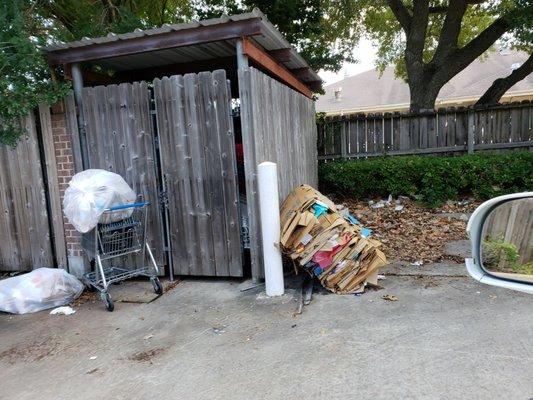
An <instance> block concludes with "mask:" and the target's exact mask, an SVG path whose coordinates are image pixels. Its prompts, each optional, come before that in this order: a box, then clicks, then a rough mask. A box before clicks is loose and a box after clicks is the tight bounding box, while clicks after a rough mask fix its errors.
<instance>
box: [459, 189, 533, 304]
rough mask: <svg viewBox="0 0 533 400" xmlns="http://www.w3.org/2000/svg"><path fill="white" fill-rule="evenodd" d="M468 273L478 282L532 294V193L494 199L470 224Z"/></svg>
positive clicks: (471, 219) (476, 214)
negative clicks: (470, 253)
mask: <svg viewBox="0 0 533 400" xmlns="http://www.w3.org/2000/svg"><path fill="white" fill-rule="evenodd" d="M466 231H467V233H468V236H469V238H470V243H471V246H472V258H467V259H466V260H465V261H466V267H467V269H468V273H469V274H470V275H471V276H472V277H473V278H474V279H476V280H478V281H480V282H482V283H485V284H488V285H493V286H500V287H505V288H508V289H513V290H519V291H521V292H526V293H532V294H533V235H532V231H533V192H525V193H515V194H510V195H505V196H499V197H495V198H494V199H491V200H488V201H486V202H484V203H483V204H481V205H480V206H479V207H478V208H477V209H476V210H475V211H474V213H473V214H472V216H471V217H470V219H469V220H468V225H467V227H466Z"/></svg>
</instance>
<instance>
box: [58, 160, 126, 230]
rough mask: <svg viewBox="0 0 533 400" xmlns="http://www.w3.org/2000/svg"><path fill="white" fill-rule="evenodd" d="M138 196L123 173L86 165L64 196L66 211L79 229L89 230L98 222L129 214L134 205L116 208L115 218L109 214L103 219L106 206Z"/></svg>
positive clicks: (64, 208)
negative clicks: (88, 167) (128, 207)
mask: <svg viewBox="0 0 533 400" xmlns="http://www.w3.org/2000/svg"><path fill="white" fill-rule="evenodd" d="M136 197H137V195H136V194H135V192H134V191H133V190H132V189H131V188H130V187H129V186H128V184H127V183H126V181H125V180H124V179H123V178H122V177H121V176H120V175H118V174H115V173H113V172H109V171H105V170H103V169H87V170H85V171H82V172H80V173H77V174H76V175H74V176H73V177H72V179H71V180H70V182H69V186H68V188H67V190H66V191H65V198H64V199H63V212H64V213H65V216H66V217H67V219H68V221H69V222H70V223H71V224H72V225H74V228H76V230H77V231H78V232H81V233H86V232H89V231H90V230H91V229H93V228H94V227H95V226H96V225H97V224H98V222H101V223H110V222H114V221H120V220H122V219H124V218H127V217H129V216H130V215H131V213H132V209H131V208H130V209H125V210H123V211H120V212H114V213H113V214H112V215H113V217H112V219H111V217H110V214H107V218H106V219H105V220H103V219H102V220H101V219H100V217H101V216H102V213H103V212H104V210H106V209H107V208H110V207H113V206H118V205H122V204H128V203H133V202H135V198H136Z"/></svg>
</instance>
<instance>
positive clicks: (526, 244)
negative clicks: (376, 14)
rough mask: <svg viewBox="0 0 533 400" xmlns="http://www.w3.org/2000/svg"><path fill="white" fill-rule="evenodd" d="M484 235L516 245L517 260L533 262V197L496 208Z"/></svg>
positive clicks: (485, 227)
mask: <svg viewBox="0 0 533 400" xmlns="http://www.w3.org/2000/svg"><path fill="white" fill-rule="evenodd" d="M483 237H484V238H490V239H491V240H496V241H497V240H500V241H503V242H504V243H509V244H513V245H515V246H516V249H517V251H518V254H519V259H518V260H517V262H518V263H520V264H527V263H530V262H532V261H533V199H522V200H512V201H509V202H507V203H505V204H502V205H500V206H499V207H497V208H496V209H494V211H493V212H492V213H491V214H489V217H488V218H487V220H486V222H485V224H484V226H483ZM503 261H504V262H503V264H505V260H503Z"/></svg>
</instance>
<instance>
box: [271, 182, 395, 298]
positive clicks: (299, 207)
mask: <svg viewBox="0 0 533 400" xmlns="http://www.w3.org/2000/svg"><path fill="white" fill-rule="evenodd" d="M315 204H318V206H315V207H314V208H313V206H314V205H315ZM323 207H327V210H326V213H325V214H323V212H324V208H323ZM321 212H322V214H320V213H321ZM280 218H281V226H282V231H281V236H280V244H281V248H282V249H283V251H284V252H285V253H286V254H288V255H289V256H290V257H291V259H293V260H295V261H296V263H295V265H300V266H301V267H303V266H307V265H314V267H313V268H307V267H306V270H308V271H310V273H315V274H316V273H317V272H316V271H319V275H318V277H319V280H320V282H321V284H322V285H323V286H324V287H325V288H327V289H328V290H331V291H332V292H335V293H342V294H345V293H361V291H364V287H365V285H366V283H367V282H369V283H373V284H376V283H377V272H378V270H379V268H381V267H383V266H384V265H386V264H387V259H386V257H385V254H383V252H382V251H381V250H379V247H380V246H381V243H380V242H379V241H378V240H376V239H373V238H371V237H362V236H361V230H362V229H363V228H362V227H361V226H360V225H356V224H353V223H352V222H353V221H354V219H353V218H352V219H351V220H350V218H348V219H345V218H344V217H343V216H342V215H340V214H339V213H338V212H337V209H336V207H335V204H334V203H333V202H332V201H331V200H329V199H328V198H327V197H325V196H323V195H322V194H321V193H320V192H318V191H317V190H315V189H313V188H312V187H310V186H308V185H302V186H299V187H297V188H296V189H294V190H293V191H292V192H291V193H290V194H289V195H288V196H287V198H286V199H285V201H284V202H283V204H282V207H281V215H280ZM365 231H366V230H365ZM319 251H322V252H324V253H320V256H321V257H326V258H321V259H320V262H321V263H322V264H323V266H324V268H320V267H319V268H316V266H317V265H316V264H310V263H311V261H312V260H313V257H314V256H315V255H316V254H317V252H319ZM328 252H329V253H331V254H330V255H328V254H327V253H328ZM329 257H331V264H330V265H326V264H327V263H329V262H330V260H329ZM317 260H318V259H317Z"/></svg>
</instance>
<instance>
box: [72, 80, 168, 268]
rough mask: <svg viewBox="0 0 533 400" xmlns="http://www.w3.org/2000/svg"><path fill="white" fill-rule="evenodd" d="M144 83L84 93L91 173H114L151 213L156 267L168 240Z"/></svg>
mask: <svg viewBox="0 0 533 400" xmlns="http://www.w3.org/2000/svg"><path fill="white" fill-rule="evenodd" d="M150 104H151V94H150V90H149V88H148V84H147V83H146V82H137V83H133V84H130V83H123V84H120V85H109V86H96V87H88V88H84V89H83V108H84V112H85V118H86V127H87V141H88V147H89V162H90V167H91V168H99V169H106V170H108V171H112V172H115V173H117V174H119V175H121V176H122V177H124V179H125V180H126V182H128V184H129V185H130V186H131V187H132V189H133V190H134V191H135V192H136V193H137V194H138V195H140V196H141V198H142V200H144V201H150V202H151V206H150V207H148V223H147V235H148V239H149V243H150V246H151V247H152V249H154V256H155V257H156V262H157V264H158V265H163V264H164V259H165V258H164V254H163V253H164V246H163V243H164V241H163V240H164V238H163V228H162V221H161V213H160V210H159V188H158V179H157V169H156V161H155V159H156V156H155V146H154V129H153V123H152V116H151V113H150Z"/></svg>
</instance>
